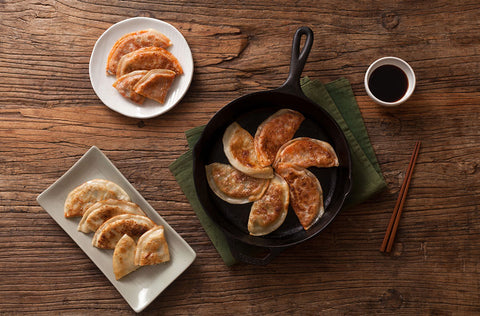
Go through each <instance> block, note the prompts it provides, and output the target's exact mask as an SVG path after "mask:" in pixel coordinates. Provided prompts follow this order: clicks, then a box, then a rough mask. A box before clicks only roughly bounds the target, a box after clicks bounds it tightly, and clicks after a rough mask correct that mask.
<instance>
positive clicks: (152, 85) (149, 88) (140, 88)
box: [134, 69, 176, 104]
mask: <svg viewBox="0 0 480 316" xmlns="http://www.w3.org/2000/svg"><path fill="white" fill-rule="evenodd" d="M175 76H176V74H175V72H174V71H172V70H168V69H153V70H150V71H149V72H147V74H145V76H143V78H141V79H140V80H139V81H138V82H137V84H136V85H135V87H134V91H135V93H136V94H139V95H142V96H144V97H147V98H149V99H152V100H155V101H157V102H159V103H162V104H163V103H165V99H166V97H167V94H168V90H170V87H171V86H172V83H173V80H174V79H175Z"/></svg>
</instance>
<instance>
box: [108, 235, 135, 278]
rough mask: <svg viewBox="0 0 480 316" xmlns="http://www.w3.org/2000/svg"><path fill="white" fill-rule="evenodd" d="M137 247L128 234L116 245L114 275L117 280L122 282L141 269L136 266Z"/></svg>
mask: <svg viewBox="0 0 480 316" xmlns="http://www.w3.org/2000/svg"><path fill="white" fill-rule="evenodd" d="M136 247H137V245H136V243H135V240H133V238H132V237H130V236H128V235H127V234H125V235H123V236H122V238H120V240H119V241H118V242H117V244H116V245H115V250H114V251H113V274H115V279H117V280H120V279H121V278H123V277H124V276H126V275H127V274H129V273H131V272H133V271H135V270H137V269H138V268H139V266H137V265H135V250H136Z"/></svg>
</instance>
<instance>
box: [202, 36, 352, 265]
mask: <svg viewBox="0 0 480 316" xmlns="http://www.w3.org/2000/svg"><path fill="white" fill-rule="evenodd" d="M304 35H305V36H306V40H305V44H304V47H303V49H302V51H301V53H300V41H301V38H302V36H304ZM312 44H313V32H312V30H311V29H310V28H308V27H301V28H299V29H298V30H297V31H296V33H295V36H294V38H293V45H292V56H291V62H290V72H289V74H288V78H287V80H286V81H285V83H284V84H283V85H282V86H281V87H279V88H277V89H274V90H270V91H262V92H256V93H252V94H248V95H245V96H243V97H240V98H238V99H236V100H234V101H232V102H230V103H229V104H228V105H226V106H225V107H223V108H222V109H221V110H219V111H218V112H217V113H216V114H215V115H214V116H213V118H212V119H211V120H210V122H209V123H208V124H207V126H206V127H205V130H204V131H203V133H202V135H201V137H200V139H199V141H198V143H197V144H196V146H195V148H194V150H193V155H194V163H193V175H194V183H195V188H196V190H197V195H198V198H199V200H200V203H201V204H202V206H203V208H204V209H205V211H206V213H207V214H208V216H209V217H210V218H211V219H212V220H213V221H214V222H215V223H216V224H217V225H218V226H220V227H221V229H222V230H223V231H224V232H225V234H226V236H227V240H228V242H229V245H230V248H231V250H232V254H233V255H234V256H235V257H236V259H238V260H240V261H243V262H246V263H251V264H267V263H268V262H270V261H271V260H272V259H273V258H274V257H275V256H276V255H278V254H279V253H280V252H281V251H282V250H284V249H286V248H288V247H290V246H293V245H295V244H298V243H300V242H303V241H305V240H307V239H309V238H312V237H314V236H315V235H317V234H318V233H320V232H321V231H322V230H323V229H324V228H325V227H326V226H327V225H328V224H329V223H330V222H331V221H332V220H333V219H334V217H335V216H336V215H337V214H338V212H339V211H340V209H341V207H342V205H343V202H344V200H345V198H346V196H347V195H348V193H349V192H350V187H351V160H350V151H349V148H348V145H347V141H346V139H345V136H344V134H343V132H342V130H341V129H340V127H339V126H338V125H337V123H336V122H335V121H334V119H333V118H332V117H331V116H330V115H329V114H328V113H327V112H326V111H325V110H323V109H322V108H321V107H320V106H318V105H317V104H316V103H314V102H312V101H311V100H310V99H308V98H307V97H306V96H305V95H304V94H303V92H302V90H301V88H300V76H301V73H302V71H303V67H304V66H305V62H306V60H307V57H308V54H309V52H310V49H311V48H312ZM282 108H289V109H293V110H296V111H299V112H300V113H302V114H303V115H304V116H305V118H306V119H305V121H304V122H303V123H302V125H301V126H300V128H299V130H298V131H297V133H296V134H295V137H299V136H308V137H312V138H317V139H321V140H324V141H327V142H329V143H330V144H331V145H332V146H333V148H334V149H335V151H336V153H337V156H338V158H339V162H340V166H339V167H336V168H309V170H310V171H312V172H313V173H314V174H315V175H316V176H317V178H318V179H319V181H320V183H321V185H322V188H323V195H324V204H325V214H324V215H323V216H322V217H321V218H320V220H319V221H318V222H317V223H316V224H314V225H313V226H312V227H311V228H310V229H309V230H308V231H305V230H304V229H303V228H302V226H301V225H300V223H299V221H298V219H297V218H296V216H295V214H294V212H293V210H292V209H291V208H290V209H289V211H288V215H287V218H286V219H285V222H284V223H283V224H282V226H280V227H279V228H278V229H277V230H276V231H274V232H272V233H271V234H268V235H266V236H262V237H255V236H251V235H249V233H248V229H247V223H248V215H249V212H250V208H251V205H252V203H248V204H243V205H233V204H229V203H227V202H224V201H223V200H221V199H219V198H218V197H217V196H216V195H215V194H214V193H213V191H211V190H210V188H209V186H208V183H207V180H206V175H205V165H208V164H210V163H212V162H223V163H228V160H227V158H226V157H225V154H224V152H223V145H222V137H223V133H224V131H225V129H226V128H227V127H228V126H229V125H230V124H231V123H232V122H234V121H237V122H238V123H239V124H240V125H241V126H242V127H243V128H244V129H246V130H247V131H249V132H250V134H252V135H255V131H256V129H257V127H258V125H260V123H261V122H262V121H264V120H265V119H266V118H267V117H269V116H270V115H271V114H273V113H275V112H276V111H278V110H280V109H282Z"/></svg>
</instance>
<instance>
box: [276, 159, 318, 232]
mask: <svg viewBox="0 0 480 316" xmlns="http://www.w3.org/2000/svg"><path fill="white" fill-rule="evenodd" d="M276 171H277V172H278V173H279V174H280V176H282V177H283V179H285V181H286V182H287V183H288V187H289V189H290V205H291V206H292V208H293V210H294V211H295V214H296V215H297V218H298V220H299V221H300V224H301V225H302V226H303V228H304V229H305V230H308V229H309V228H310V227H312V225H313V224H315V223H316V222H317V220H318V219H319V218H320V217H322V215H323V213H324V206H323V190H322V187H321V185H320V182H319V181H318V179H317V177H316V176H315V175H314V174H313V173H312V172H310V171H309V170H308V169H305V168H297V167H294V166H288V167H285V168H282V169H277V170H276Z"/></svg>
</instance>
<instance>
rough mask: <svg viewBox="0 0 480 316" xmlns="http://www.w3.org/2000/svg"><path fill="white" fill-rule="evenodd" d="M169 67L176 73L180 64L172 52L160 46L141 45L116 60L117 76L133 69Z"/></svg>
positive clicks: (179, 71) (179, 70)
mask: <svg viewBox="0 0 480 316" xmlns="http://www.w3.org/2000/svg"><path fill="white" fill-rule="evenodd" d="M152 69H169V70H172V71H174V72H175V73H176V74H177V75H181V74H182V73H183V69H182V66H181V65H180V63H179V62H178V60H177V58H176V57H175V56H173V54H172V53H170V52H169V51H167V50H166V49H163V48H161V47H143V48H140V49H137V50H136V51H133V52H131V53H128V54H126V55H124V56H123V57H122V58H121V59H120V61H119V62H118V67H117V78H119V77H121V76H123V75H124V74H127V73H129V72H132V71H135V70H152Z"/></svg>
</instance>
